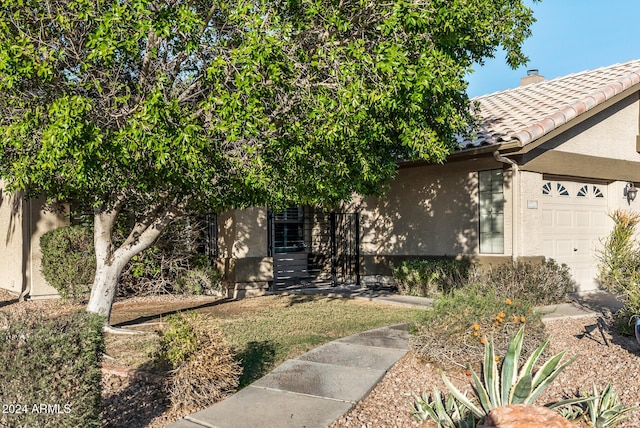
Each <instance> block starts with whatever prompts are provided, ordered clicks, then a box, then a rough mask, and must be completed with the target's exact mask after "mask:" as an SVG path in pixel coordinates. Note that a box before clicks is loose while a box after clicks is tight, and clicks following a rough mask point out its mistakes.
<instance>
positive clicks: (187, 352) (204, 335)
mask: <svg viewBox="0 0 640 428" xmlns="http://www.w3.org/2000/svg"><path fill="white" fill-rule="evenodd" d="M159 358H160V359H162V360H164V361H166V363H167V365H169V367H170V368H171V372H170V373H171V379H170V383H169V391H170V393H169V396H170V399H171V403H172V405H173V407H174V408H180V409H183V410H188V411H196V410H199V409H202V408H204V407H206V406H209V405H212V404H214V403H216V402H218V401H220V400H222V399H223V398H225V397H226V396H227V395H228V394H229V393H231V392H233V391H235V389H236V388H237V387H238V383H239V379H240V375H241V373H242V369H241V366H240V363H239V362H238V361H237V360H236V359H235V356H234V354H233V351H232V349H231V347H230V345H229V344H228V343H227V341H226V339H225V337H224V334H223V333H222V330H220V329H219V328H217V327H214V326H212V322H211V320H210V319H208V318H207V317H205V316H203V315H198V314H195V313H184V314H178V315H176V316H172V317H170V318H169V319H168V327H167V329H166V330H165V331H164V332H163V333H162V338H161V351H160V355H159Z"/></svg>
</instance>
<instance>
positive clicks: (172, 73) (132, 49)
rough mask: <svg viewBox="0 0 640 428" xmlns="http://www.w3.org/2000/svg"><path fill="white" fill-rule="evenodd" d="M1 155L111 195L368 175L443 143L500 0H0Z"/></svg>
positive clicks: (365, 180)
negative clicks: (466, 76) (398, 160)
mask: <svg viewBox="0 0 640 428" xmlns="http://www.w3.org/2000/svg"><path fill="white" fill-rule="evenodd" d="M1 4H2V7H1V8H0V92H1V93H2V94H3V96H2V100H1V101H0V106H1V107H0V108H1V109H0V130H1V132H2V142H1V147H0V150H2V153H1V154H2V156H1V159H0V162H1V163H0V168H1V170H0V172H1V173H2V176H3V177H4V178H5V180H7V183H8V184H9V185H10V186H11V188H12V189H16V190H17V189H20V190H28V191H29V192H30V193H32V194H41V193H43V192H44V193H45V194H46V195H47V196H49V197H50V198H57V199H63V200H69V199H74V200H79V201H83V202H90V203H91V204H92V205H94V206H110V205H112V204H114V203H115V201H117V200H119V199H120V200H122V198H124V199H125V200H126V201H127V202H134V201H135V202H138V203H142V204H143V205H144V206H149V207H152V206H153V207H156V206H165V205H168V204H180V203H184V202H186V201H189V202H190V203H200V204H204V205H206V206H207V207H208V209H213V210H220V209H224V208H229V207H233V206H246V205H251V204H281V203H282V201H283V200H284V202H285V203H304V202H307V203H308V202H316V201H323V200H325V201H336V200H339V199H342V198H345V197H348V196H349V194H351V192H352V191H356V192H364V193H367V192H371V191H373V190H375V189H376V188H378V185H379V184H380V183H381V182H384V180H385V179H388V178H390V177H391V176H392V175H393V173H394V163H395V161H396V160H397V159H398V158H404V159H409V158H421V159H427V160H431V161H435V162H440V161H442V160H443V159H444V158H445V156H446V155H447V154H448V153H449V152H450V151H451V149H452V148H453V144H454V141H455V139H454V138H453V137H454V135H455V134H457V133H460V132H461V131H464V130H465V129H466V128H467V126H468V125H469V124H471V123H472V117H471V116H470V113H469V111H470V110H469V105H468V100H467V96H466V92H465V89H466V82H465V80H464V79H465V75H466V73H468V72H469V70H470V67H471V66H472V64H473V62H479V63H481V62H482V61H483V58H485V57H488V56H492V55H493V54H494V52H495V51H496V48H497V47H499V46H502V47H504V48H505V49H506V51H507V53H508V62H509V63H510V64H512V65H514V66H515V65H518V64H521V63H522V62H523V61H524V60H525V58H524V56H523V54H522V52H521V49H520V46H521V44H522V41H523V40H524V39H525V37H526V36H527V35H528V34H529V26H530V24H531V22H532V14H531V11H530V10H529V9H527V8H526V7H524V6H523V4H522V3H521V2H520V1H511V0H501V1H496V0H457V1H452V0H447V1H444V0H422V1H415V0H413V1H412V0H390V1H384V2H382V1H365V0H343V1H328V0H289V1H286V0H276V1H272V0H230V1H213V2H211V1H200V0H192V1H184V0H160V1H158V0H46V1H42V0H2V3H1Z"/></svg>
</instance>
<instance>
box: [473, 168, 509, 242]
mask: <svg viewBox="0 0 640 428" xmlns="http://www.w3.org/2000/svg"><path fill="white" fill-rule="evenodd" d="M478 184H479V203H480V252H481V253H485V254H503V253H504V190H503V187H504V186H503V184H504V178H503V171H502V170H501V169H492V170H489V171H480V172H479V173H478Z"/></svg>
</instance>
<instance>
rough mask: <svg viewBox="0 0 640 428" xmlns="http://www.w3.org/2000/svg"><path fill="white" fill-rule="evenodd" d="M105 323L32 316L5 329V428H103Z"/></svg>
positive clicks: (82, 315)
mask: <svg viewBox="0 0 640 428" xmlns="http://www.w3.org/2000/svg"><path fill="white" fill-rule="evenodd" d="M103 326H104V319H103V318H102V317H100V316H98V315H95V314H88V313H86V312H75V313H73V314H71V315H68V316H62V317H59V318H55V319H52V320H47V319H45V318H43V317H42V316H41V315H40V314H36V313H33V312H27V314H26V316H25V317H24V318H22V319H12V320H11V322H10V324H9V325H8V326H7V328H6V329H0V373H2V381H1V382H0V397H1V398H2V400H1V401H2V404H3V405H7V406H13V407H8V408H7V409H6V411H3V412H2V413H1V414H0V425H1V426H12V427H36V426H38V427H44V426H46V427H100V426H101V397H100V393H101V385H100V382H101V370H100V359H101V356H102V354H103V352H104V338H103V331H102V328H103Z"/></svg>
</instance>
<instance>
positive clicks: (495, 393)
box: [482, 338, 502, 408]
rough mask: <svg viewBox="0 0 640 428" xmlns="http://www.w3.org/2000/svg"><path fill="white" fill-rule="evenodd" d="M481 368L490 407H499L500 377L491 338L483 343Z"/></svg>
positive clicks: (500, 403) (500, 402)
mask: <svg viewBox="0 0 640 428" xmlns="http://www.w3.org/2000/svg"><path fill="white" fill-rule="evenodd" d="M482 368H483V375H484V384H485V386H486V389H487V393H488V394H489V400H490V403H491V408H493V407H500V406H501V405H502V401H501V400H500V377H499V374H498V365H497V364H496V353H495V349H494V346H493V338H491V340H489V341H487V342H486V343H485V345H484V364H483V366H482Z"/></svg>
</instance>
